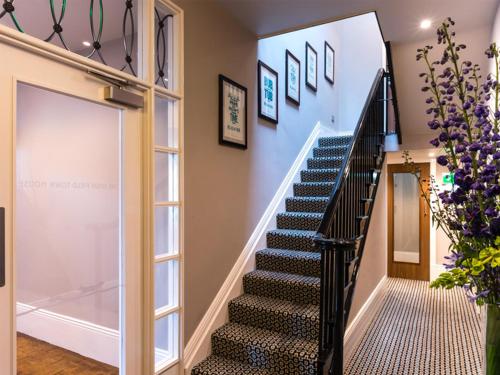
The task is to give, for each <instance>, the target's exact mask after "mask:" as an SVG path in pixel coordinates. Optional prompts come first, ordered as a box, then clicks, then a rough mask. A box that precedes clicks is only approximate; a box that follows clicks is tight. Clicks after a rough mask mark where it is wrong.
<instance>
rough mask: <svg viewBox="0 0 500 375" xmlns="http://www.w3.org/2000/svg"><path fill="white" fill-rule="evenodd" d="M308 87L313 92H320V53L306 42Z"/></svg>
mask: <svg viewBox="0 0 500 375" xmlns="http://www.w3.org/2000/svg"><path fill="white" fill-rule="evenodd" d="M306 85H307V87H309V88H310V89H311V90H313V91H317V90H318V53H317V52H316V50H315V49H314V48H313V47H312V46H311V45H310V44H309V43H308V42H306Z"/></svg>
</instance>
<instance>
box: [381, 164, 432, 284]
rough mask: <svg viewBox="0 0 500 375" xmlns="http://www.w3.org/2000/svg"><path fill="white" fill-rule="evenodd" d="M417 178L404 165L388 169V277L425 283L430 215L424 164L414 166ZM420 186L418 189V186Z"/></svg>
mask: <svg viewBox="0 0 500 375" xmlns="http://www.w3.org/2000/svg"><path fill="white" fill-rule="evenodd" d="M415 167H416V168H417V169H418V171H419V172H418V174H419V179H420V184H419V180H418V178H417V177H416V176H415V175H413V174H412V173H411V170H410V168H409V167H408V166H406V165H404V164H393V165H389V166H388V180H387V182H388V197H387V202H388V212H387V216H388V254H387V255H388V256H387V259H388V265H387V272H388V275H389V277H400V278H404V279H412V280H426V281H428V280H429V277H430V270H429V245H430V212H429V208H428V207H427V202H426V199H425V197H424V195H423V194H426V195H428V193H429V192H428V186H427V184H428V181H429V173H430V172H429V169H430V166H429V164H428V163H425V164H415ZM420 185H421V186H422V188H423V190H422V188H421V187H420Z"/></svg>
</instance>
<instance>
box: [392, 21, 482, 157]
mask: <svg viewBox="0 0 500 375" xmlns="http://www.w3.org/2000/svg"><path fill="white" fill-rule="evenodd" d="M489 37H490V29H489V27H487V26H485V27H482V28H479V29H473V30H462V31H460V32H457V36H456V40H457V42H459V43H464V44H466V45H467V48H466V49H465V50H464V51H463V52H462V53H461V57H462V58H463V59H464V60H471V61H472V62H473V63H477V64H479V65H480V67H481V70H482V72H483V73H484V74H483V76H484V77H485V76H486V72H487V71H488V63H489V62H488V59H487V58H486V56H485V54H484V51H485V50H486V48H488V46H489ZM426 45H434V46H435V47H434V50H433V55H432V56H434V58H438V56H439V51H441V47H442V46H438V45H437V41H436V39H435V38H433V39H430V40H422V41H418V42H410V43H397V44H394V45H393V48H392V51H393V52H392V53H393V62H394V74H395V80H396V86H397V93H398V103H399V111H400V120H401V130H402V134H403V144H402V145H401V146H398V145H394V147H392V148H391V149H390V150H391V151H393V150H396V149H400V150H405V149H411V150H419V149H427V148H429V147H431V146H430V145H429V141H430V140H431V139H432V138H435V134H434V133H435V132H433V131H431V130H430V129H429V128H428V126H427V122H428V121H429V115H427V114H426V113H425V110H426V109H427V108H428V105H427V104H426V103H425V99H426V98H427V97H428V95H427V94H426V93H424V92H422V91H421V88H422V86H423V81H422V78H420V77H419V76H418V75H419V73H421V72H424V71H425V70H426V69H425V65H424V64H423V63H422V61H419V62H417V61H416V58H415V57H416V54H417V48H421V47H423V46H426Z"/></svg>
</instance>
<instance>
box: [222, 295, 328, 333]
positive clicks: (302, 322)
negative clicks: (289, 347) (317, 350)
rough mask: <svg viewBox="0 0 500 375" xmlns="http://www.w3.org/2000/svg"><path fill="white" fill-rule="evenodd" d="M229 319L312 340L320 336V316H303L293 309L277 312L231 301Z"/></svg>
mask: <svg viewBox="0 0 500 375" xmlns="http://www.w3.org/2000/svg"><path fill="white" fill-rule="evenodd" d="M229 321H230V322H232V323H239V324H245V325H249V326H252V327H257V328H262V329H267V330H270V331H274V332H280V333H284V334H286V335H294V336H298V337H301V338H306V339H311V340H316V339H318V337H319V317H317V316H316V317H312V316H301V315H297V314H295V313H294V312H293V311H290V312H288V313H284V312H282V313H276V312H273V311H269V310H265V309H263V308H256V307H254V306H246V305H239V304H235V303H230V304H229Z"/></svg>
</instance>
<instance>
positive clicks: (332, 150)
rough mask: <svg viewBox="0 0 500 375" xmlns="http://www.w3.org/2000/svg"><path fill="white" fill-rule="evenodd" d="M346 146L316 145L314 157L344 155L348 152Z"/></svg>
mask: <svg viewBox="0 0 500 375" xmlns="http://www.w3.org/2000/svg"><path fill="white" fill-rule="evenodd" d="M346 150H347V147H346V146H339V147H315V148H313V157H315V158H335V157H340V158H341V157H344V155H345V153H346Z"/></svg>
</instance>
